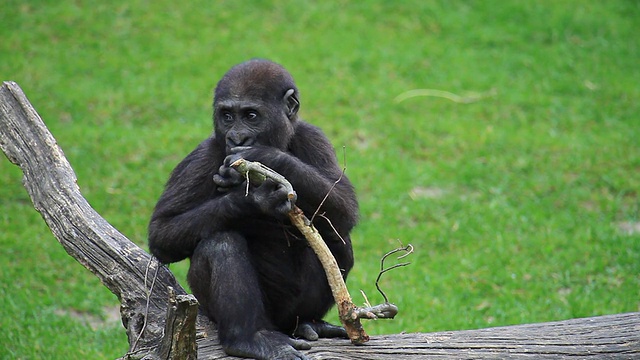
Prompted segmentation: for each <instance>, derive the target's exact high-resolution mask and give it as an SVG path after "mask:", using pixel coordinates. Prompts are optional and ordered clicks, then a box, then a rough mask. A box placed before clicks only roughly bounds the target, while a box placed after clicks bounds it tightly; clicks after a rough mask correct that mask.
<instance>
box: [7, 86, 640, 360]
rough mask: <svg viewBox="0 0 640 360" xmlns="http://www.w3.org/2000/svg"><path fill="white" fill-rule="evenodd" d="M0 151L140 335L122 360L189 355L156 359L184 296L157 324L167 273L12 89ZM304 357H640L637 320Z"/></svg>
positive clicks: (463, 334) (169, 283) (377, 342)
mask: <svg viewBox="0 0 640 360" xmlns="http://www.w3.org/2000/svg"><path fill="white" fill-rule="evenodd" d="M0 148H2V150H3V151H4V153H5V155H6V156H7V158H9V160H10V161H12V162H13V163H14V164H16V165H18V166H20V168H21V169H22V171H23V173H24V179H23V182H24V185H25V187H26V188H27V191H28V192H29V195H30V196H31V198H32V201H33V203H34V207H35V208H36V209H37V210H38V211H39V212H40V213H41V214H42V217H43V218H44V220H45V221H46V222H47V224H48V225H49V227H50V228H51V230H52V232H53V233H54V235H55V236H56V237H57V238H58V240H59V241H60V243H61V244H62V245H63V247H64V248H65V249H66V250H67V252H68V253H69V254H70V255H71V256H73V257H74V258H76V259H77V260H78V261H79V262H80V263H82V264H83V265H84V266H85V267H87V268H88V269H89V270H91V271H92V272H93V273H94V274H96V276H98V277H99V278H100V279H101V281H102V282H103V284H104V285H105V286H107V287H108V288H109V289H110V290H111V291H112V292H113V293H114V294H116V295H117V296H118V298H119V299H120V300H121V302H122V318H123V325H124V326H125V328H126V331H127V334H128V336H129V342H130V344H132V346H133V342H134V341H135V340H136V339H137V338H138V335H139V334H140V330H141V329H142V328H144V329H145V331H144V333H143V334H142V336H140V341H139V342H138V344H137V347H136V348H135V349H134V350H135V351H133V352H131V353H130V354H127V355H126V356H125V358H129V359H133V358H143V357H144V358H147V359H159V358H163V359H166V358H169V359H172V358H175V359H179V358H181V357H180V356H184V357H182V358H188V356H189V355H184V354H181V353H176V352H171V353H170V354H169V355H166V357H165V354H163V355H162V356H163V357H160V355H159V354H160V352H159V351H158V349H159V347H160V344H161V343H162V341H163V339H164V337H163V336H162V334H163V332H165V331H167V332H168V333H171V331H172V330H170V329H171V328H175V329H180V328H186V329H191V325H188V323H189V321H190V320H188V319H191V318H192V316H193V306H192V300H193V299H191V300H189V301H186V306H185V308H184V309H185V311H184V313H185V314H188V315H185V316H184V317H183V316H181V315H179V314H180V313H183V312H182V310H181V309H179V308H180V307H181V306H182V305H176V306H177V308H176V311H175V313H176V316H175V319H176V320H177V322H175V321H171V323H170V324H168V325H167V324H166V321H165V318H166V317H167V308H168V299H169V294H170V291H169V287H175V289H176V294H177V295H176V301H177V303H181V302H182V301H183V300H184V299H185V298H183V297H181V296H180V295H183V294H184V290H183V289H182V288H181V287H180V286H179V285H178V284H177V282H176V281H175V278H174V277H173V275H172V274H171V273H170V272H169V270H168V269H167V268H166V267H164V266H159V263H158V262H157V261H154V260H152V258H151V257H150V256H149V255H148V254H147V253H146V252H145V251H144V250H142V249H140V248H139V247H138V246H136V245H135V244H133V243H131V242H130V241H129V240H128V239H126V238H125V237H124V236H123V235H122V234H120V233H119V232H118V231H116V230H115V229H114V228H113V227H111V225H109V224H108V223H107V222H106V221H105V220H104V219H102V218H101V217H100V215H98V214H97V213H96V212H95V211H94V210H93V209H92V208H91V207H90V206H89V204H88V203H87V202H86V200H84V198H82V195H81V194H80V192H79V189H78V187H77V185H76V183H75V181H76V178H75V174H74V173H73V170H72V169H71V167H70V165H69V163H68V162H67V160H66V159H65V158H64V154H63V153H62V150H60V148H59V147H58V146H57V144H56V141H55V139H54V138H53V137H52V136H51V134H50V133H49V132H48V130H47V129H46V127H45V126H44V124H43V123H42V120H41V119H40V117H39V116H38V114H37V113H36V111H35V110H34V109H33V107H32V106H31V104H29V102H28V100H27V98H26V96H25V95H24V94H23V93H22V90H21V89H20V88H19V87H18V85H17V84H15V83H13V82H5V83H3V85H2V87H1V88H0ZM156 273H157V278H156V276H155V274H156ZM154 278H156V280H155V284H154V287H153V291H151V292H150V294H149V289H150V285H149V284H150V283H151V280H153V279H154ZM145 281H146V282H145ZM147 295H150V296H147ZM181 299H182V300H181ZM147 302H148V306H147ZM171 311H173V310H171ZM171 311H170V313H171ZM169 316H170V317H171V318H172V319H173V318H174V317H173V315H169ZM178 319H184V321H183V320H178ZM171 324H175V325H176V326H173V325H171ZM180 324H185V326H184V327H183V326H182V325H180ZM196 327H197V346H198V359H209V360H214V359H235V358H234V357H230V356H228V355H226V354H225V353H224V352H223V350H222V347H221V346H220V344H219V341H218V338H217V331H216V329H215V326H214V325H213V324H212V323H211V322H210V321H209V320H208V319H207V318H206V317H204V316H202V315H198V317H197V325H196ZM180 332H181V331H178V333H180ZM184 334H185V336H181V338H182V339H188V340H185V342H183V344H187V343H189V342H191V341H192V338H193V333H192V332H191V330H188V331H186V332H184ZM165 343H166V342H165ZM178 343H180V341H178ZM171 347H174V345H171ZM176 347H177V348H182V345H179V346H176ZM185 348H188V346H185ZM163 352H164V350H163ZM305 353H306V354H308V355H309V356H310V357H312V358H314V359H318V360H321V359H346V360H349V359H353V360H362V359H372V360H392V359H400V360H403V359H407V360H409V359H424V358H438V359H461V358H464V359H467V358H473V359H504V358H509V359H532V358H535V359H559V358H572V359H574V358H597V359H635V358H640V313H638V312H635V313H628V314H618V315H608V316H600V317H593V318H586V319H573V320H566V321H560V322H551V323H543V324H531V325H517V326H509V327H500V328H490V329H481V330H469V331H450V332H438V333H431V334H402V335H388V336H373V337H372V338H371V341H370V342H368V343H367V344H366V345H364V346H352V345H351V343H350V342H349V341H342V340H336V339H322V340H319V341H317V342H314V343H313V348H312V349H311V350H308V351H305Z"/></svg>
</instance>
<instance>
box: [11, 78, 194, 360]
mask: <svg viewBox="0 0 640 360" xmlns="http://www.w3.org/2000/svg"><path fill="white" fill-rule="evenodd" d="M0 148H2V151H3V152H4V153H5V155H6V156H7V158H8V159H9V160H10V161H11V162H12V163H14V164H16V165H18V166H19V167H20V168H21V169H22V172H23V174H24V177H23V181H22V182H23V184H24V186H25V188H26V189H27V192H28V193H29V196H30V197H31V200H32V201H33V206H34V207H35V209H36V210H37V211H38V212H39V213H40V214H41V215H42V217H43V219H44V220H45V222H46V223H47V225H48V226H49V228H50V229H51V231H52V232H53V234H54V235H55V237H56V238H57V239H58V241H60V244H62V246H63V247H64V249H65V250H66V251H67V253H68V254H69V255H71V256H72V257H73V258H75V259H76V260H78V262H80V263H81V264H82V265H83V266H84V267H86V268H87V269H89V270H90V271H91V272H92V273H94V274H95V275H96V276H97V277H98V278H99V279H100V280H101V281H102V283H103V284H104V285H105V286H106V287H107V288H108V289H109V290H111V292H113V293H114V294H115V295H116V296H117V297H118V299H119V300H120V303H121V307H120V313H121V315H122V323H123V325H124V327H125V329H126V331H127V335H128V337H129V344H131V348H130V351H129V352H130V353H129V354H128V356H129V357H131V358H139V357H143V356H148V357H156V356H157V354H155V351H156V350H157V348H158V345H159V344H160V343H161V341H162V338H163V337H164V336H165V334H164V325H165V318H166V315H167V307H168V304H169V288H170V287H172V288H173V289H175V291H176V293H177V294H178V295H186V292H185V291H184V289H183V288H182V287H181V286H180V284H178V282H177V281H176V279H175V277H174V276H173V274H172V273H171V272H170V271H169V269H168V268H167V267H166V266H161V265H160V263H159V262H158V261H156V260H154V259H153V258H152V257H151V256H150V255H149V254H148V253H147V252H145V251H144V250H142V249H141V248H140V247H139V246H137V245H136V244H134V243H133V242H131V241H129V239H127V238H126V237H125V236H124V235H122V234H121V233H120V232H119V231H117V230H116V229H115V228H113V227H112V226H111V225H110V224H109V223H108V222H107V221H106V220H104V219H103V218H102V217H101V216H100V215H99V214H98V213H97V212H96V211H95V210H94V209H93V208H92V207H91V206H90V205H89V203H88V202H87V201H86V200H85V199H84V197H83V196H82V194H81V193H80V189H79V188H78V186H77V184H76V175H75V173H74V171H73V169H72V168H71V165H70V164H69V162H68V161H67V159H66V158H65V156H64V153H63V152H62V150H61V149H60V147H59V146H58V145H57V143H56V140H55V139H54V138H53V136H52V135H51V133H50V132H49V130H48V129H47V127H46V126H45V125H44V123H43V122H42V119H40V116H39V115H38V113H37V112H36V111H35V109H34V108H33V106H32V105H31V104H30V103H29V101H28V99H27V97H26V96H25V95H24V93H23V92H22V89H20V87H19V86H18V85H17V84H16V83H14V82H4V83H3V85H2V87H1V88H0ZM154 278H155V279H154ZM152 283H153V284H154V286H153V289H152V290H153V291H152V292H149V290H150V289H151V286H150V284H152ZM190 296H191V295H190ZM185 314H187V313H185ZM143 330H144V331H143ZM149 349H151V350H149Z"/></svg>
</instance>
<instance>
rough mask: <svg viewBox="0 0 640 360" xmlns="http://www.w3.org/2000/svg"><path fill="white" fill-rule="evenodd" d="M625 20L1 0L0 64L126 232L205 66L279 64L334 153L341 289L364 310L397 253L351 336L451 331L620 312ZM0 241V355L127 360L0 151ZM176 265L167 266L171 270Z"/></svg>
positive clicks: (631, 130) (624, 299)
mask: <svg viewBox="0 0 640 360" xmlns="http://www.w3.org/2000/svg"><path fill="white" fill-rule="evenodd" d="M638 29H640V3H639V2H637V1H630V0H611V1H581V0H574V1H571V0H563V1H526V2H525V1H516V0H511V1H509V0H507V1H503V0H501V1H394V2H391V1H373V0H371V1H359V2H356V1H323V2H319V1H215V2H214V1H190V2H181V3H180V4H179V5H177V4H176V3H175V2H172V1H171V2H170V1H164V0H159V1H132V0H129V1H111V2H106V1H105V2H93V1H16V0H8V1H6V0H5V1H4V2H3V5H2V8H1V9H0V78H1V79H0V80H13V81H16V82H18V84H19V85H20V86H21V87H22V88H23V90H24V91H25V93H26V94H27V96H28V97H29V99H30V101H31V102H32V103H33V105H34V106H35V108H36V109H37V110H38V111H39V113H40V115H41V116H42V118H43V119H44V121H45V123H46V124H47V125H48V127H49V128H50V130H51V131H52V133H53V135H54V136H55V137H56V139H57V140H58V142H59V145H60V146H61V147H62V149H63V150H64V152H65V154H66V156H67V157H68V159H69V161H70V162H71V164H72V166H73V167H74V169H75V171H76V173H77V176H78V184H79V185H80V188H81V190H82V192H83V194H84V195H85V196H86V198H87V199H88V200H89V202H90V203H91V204H92V205H93V206H94V207H95V209H96V210H97V211H98V212H99V213H100V214H102V215H103V216H104V217H105V218H106V219H107V220H108V221H109V222H110V223H112V224H113V225H114V226H115V227H116V228H118V229H119V230H120V231H122V232H123V233H124V234H125V235H126V236H128V237H129V238H130V239H132V240H133V241H135V242H136V243H138V244H139V245H140V246H142V247H144V248H146V226H147V222H148V218H149V216H150V214H151V211H152V208H153V206H154V204H155V201H156V200H157V198H158V196H159V195H160V192H161V190H162V187H163V184H164V182H165V181H166V179H167V177H168V174H169V172H170V171H171V169H172V168H173V167H174V166H175V165H176V164H177V162H178V161H180V160H181V159H182V158H183V157H184V156H185V155H186V154H187V153H188V152H189V151H190V150H191V149H192V148H193V147H194V146H196V144H198V143H199V142H200V141H201V140H202V139H204V138H205V137H206V136H208V134H209V133H210V132H211V96H212V89H213V87H214V86H215V84H216V82H217V80H218V79H219V78H220V77H221V76H222V74H223V73H224V72H225V71H226V70H227V69H228V68H230V67H231V66H232V65H234V64H236V63H239V62H241V61H244V60H246V59H249V58H252V57H263V58H269V59H272V60H274V61H277V62H280V63H281V64H283V65H284V66H285V67H286V68H287V69H289V70H290V72H291V73H292V74H293V76H294V77H295V79H296V81H297V84H298V86H299V88H300V90H301V94H302V96H301V100H302V108H301V114H302V116H303V118H305V119H306V120H307V121H309V122H311V123H313V124H316V125H319V126H320V127H322V128H323V129H324V130H325V132H326V133H327V135H328V136H329V137H330V139H331V140H332V142H333V144H334V145H335V147H336V149H337V151H338V152H339V153H340V154H342V147H343V146H345V147H346V157H347V163H348V170H347V174H348V176H349V177H350V179H351V180H352V182H353V183H354V184H355V186H356V188H357V191H358V194H359V199H360V203H361V221H360V224H359V226H358V227H357V229H356V230H355V231H354V232H353V242H354V248H355V252H356V261H357V263H356V266H355V269H354V270H353V272H352V273H351V275H350V278H349V281H348V285H349V288H350V290H351V293H352V296H353V297H354V300H355V301H356V302H357V303H361V302H363V299H362V297H361V296H360V294H359V290H360V289H363V290H365V291H366V293H367V294H368V297H369V299H370V300H371V302H373V303H377V302H380V301H381V298H380V296H379V295H378V294H377V292H376V291H375V287H374V281H375V278H376V276H377V273H378V266H379V263H378V261H379V258H380V256H381V255H382V254H384V253H385V252H386V251H388V250H390V249H392V248H394V247H396V246H397V245H398V244H399V242H402V243H404V244H406V243H411V244H413V245H414V246H415V249H416V252H415V254H414V255H413V256H412V258H411V259H410V260H411V261H412V265H411V266H409V267H406V268H402V269H398V270H395V271H394V272H391V273H388V274H386V275H385V277H384V278H383V284H382V286H383V289H384V290H385V291H386V292H387V294H388V295H389V296H390V300H391V301H392V302H395V303H396V304H398V306H399V307H400V311H401V312H400V314H399V316H398V318H397V319H396V320H392V321H376V322H367V323H366V324H365V327H366V329H367V331H368V332H369V333H371V334H380V333H396V332H401V331H407V332H417V331H419V332H429V331H438V330H456V329H470V328H480V327H488V326H498V325H507V324H518V323H530V322H543V321H551V320H561V319H568V318H575V317H584V316H594V315H601V314H613V313H621V312H629V311H639V310H640V216H639V210H640V201H639V191H640V145H639V144H640V140H639V139H640V86H639V85H638V84H640V71H639V70H638V69H639V68H638V61H639V59H640V38H639V37H638ZM418 89H422V92H419V93H417V95H418V96H413V97H412V96H410V95H412V94H414V95H416V93H408V92H409V91H412V90H418ZM398 96H403V97H401V98H400V99H397V97H398ZM398 100H400V101H398ZM340 158H342V155H340ZM0 247H1V249H2V252H3V255H2V256H0V325H1V326H0V327H1V328H2V330H3V336H2V337H0V349H2V350H0V357H1V358H2V359H5V358H6V359H58V358H60V359H62V358H64V359H86V358H93V359H111V358H115V357H118V356H121V355H123V354H124V353H125V352H126V349H127V343H126V336H125V332H124V330H123V328H122V327H121V325H119V323H118V319H117V307H118V302H117V299H116V298H115V296H113V295H112V294H111V293H110V292H109V291H108V290H107V289H106V288H105V287H103V286H102V285H101V284H100V282H99V281H98V280H97V278H95V277H94V276H93V275H91V274H90V273H89V272H88V271H87V270H85V269H84V268H83V267H82V266H81V265H79V264H78V263H77V262H76V261H75V260H73V259H72V258H71V257H69V256H68V255H67V254H66V253H65V252H64V250H63V249H62V247H61V246H60V245H59V244H58V243H57V241H56V240H55V238H54V237H53V236H52V235H51V233H50V231H49V230H48V228H47V227H46V226H45V225H44V222H43V221H42V219H41V218H40V216H39V214H38V213H36V211H35V210H34V209H33V207H32V205H31V202H30V200H29V198H28V196H27V194H26V191H25V190H24V188H23V187H22V185H21V174H20V171H19V169H18V168H17V167H15V166H14V165H12V164H11V163H9V161H6V160H5V159H2V161H0ZM187 266H188V264H187V263H186V262H184V263H181V264H177V265H172V267H171V268H172V270H173V271H174V272H175V273H176V276H177V277H178V278H179V279H180V280H181V281H182V280H184V278H185V272H186V268H187ZM183 283H184V281H183ZM114 314H115V318H114ZM329 318H330V319H332V320H334V321H335V318H336V317H335V314H333V312H332V315H331V316H330V317H329Z"/></svg>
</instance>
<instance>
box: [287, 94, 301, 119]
mask: <svg viewBox="0 0 640 360" xmlns="http://www.w3.org/2000/svg"><path fill="white" fill-rule="evenodd" d="M284 102H285V103H286V104H287V117H289V119H293V117H294V116H295V115H296V114H297V113H298V109H299V108H300V101H298V98H297V97H296V94H295V90H294V89H289V90H287V92H286V93H284Z"/></svg>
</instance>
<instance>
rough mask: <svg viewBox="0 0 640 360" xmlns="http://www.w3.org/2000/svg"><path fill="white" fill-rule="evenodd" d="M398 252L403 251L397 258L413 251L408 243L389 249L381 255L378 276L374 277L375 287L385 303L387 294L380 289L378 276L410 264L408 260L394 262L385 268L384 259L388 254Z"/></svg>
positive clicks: (401, 257)
mask: <svg viewBox="0 0 640 360" xmlns="http://www.w3.org/2000/svg"><path fill="white" fill-rule="evenodd" d="M399 252H404V254H403V255H400V256H398V258H397V260H400V259H403V258H405V257H407V256H409V255H411V253H413V245H411V244H408V245H407V246H404V247H399V248H397V249H393V250H391V251H389V252H388V253H386V254H384V255H383V256H382V258H381V259H380V272H379V273H378V278H377V279H376V289H378V292H379V293H380V294H381V295H382V297H383V298H384V302H386V303H388V302H389V299H388V298H387V295H386V294H385V293H384V291H382V289H381V288H380V278H381V277H382V274H384V273H386V272H387V271H391V270H393V269H397V268H399V267H402V266H407V265H409V264H411V263H410V262H403V263H399V264H395V265H393V266H390V267H388V268H385V267H384V261H385V260H386V259H387V258H388V257H389V256H391V255H393V254H396V253H399Z"/></svg>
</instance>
